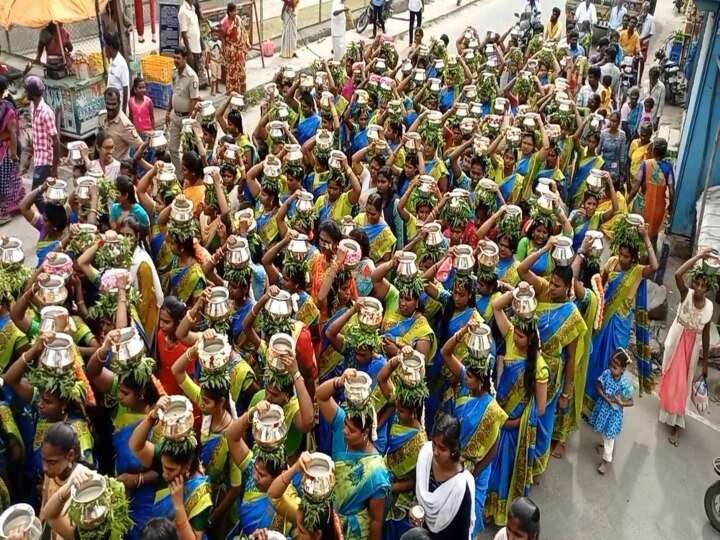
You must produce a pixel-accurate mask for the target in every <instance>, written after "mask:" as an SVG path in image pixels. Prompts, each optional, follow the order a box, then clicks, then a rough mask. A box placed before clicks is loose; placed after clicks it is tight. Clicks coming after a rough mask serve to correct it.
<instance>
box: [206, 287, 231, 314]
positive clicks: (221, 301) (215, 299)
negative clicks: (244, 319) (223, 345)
mask: <svg viewBox="0 0 720 540" xmlns="http://www.w3.org/2000/svg"><path fill="white" fill-rule="evenodd" d="M230 308H231V306H230V292H229V291H228V290H227V289H226V288H225V287H222V286H220V287H213V288H212V289H210V298H208V301H207V304H206V305H205V315H206V316H207V317H208V318H209V319H210V320H212V321H221V320H223V319H225V318H226V317H227V316H228V314H229V313H230Z"/></svg>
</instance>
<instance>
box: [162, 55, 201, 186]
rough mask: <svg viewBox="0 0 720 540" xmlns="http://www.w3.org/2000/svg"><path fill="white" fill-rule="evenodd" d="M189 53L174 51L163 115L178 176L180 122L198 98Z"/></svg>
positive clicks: (192, 109)
mask: <svg viewBox="0 0 720 540" xmlns="http://www.w3.org/2000/svg"><path fill="white" fill-rule="evenodd" d="M190 54H191V53H189V52H188V50H187V49H186V48H185V47H183V46H182V45H181V46H180V47H178V48H177V49H175V68H176V69H175V73H174V74H173V86H172V99H171V100H170V108H169V109H168V112H167V114H166V115H165V125H167V126H169V127H170V133H169V135H170V137H169V139H170V140H169V141H168V147H169V149H170V158H171V159H172V163H173V165H175V170H176V171H177V173H178V174H180V170H181V169H180V132H181V131H182V121H183V119H185V118H189V117H190V114H191V113H192V112H193V111H194V110H195V104H196V103H197V102H198V99H199V98H200V93H199V86H200V84H199V81H198V76H197V74H196V73H195V71H193V68H191V67H190V66H189V65H188V57H189V56H190Z"/></svg>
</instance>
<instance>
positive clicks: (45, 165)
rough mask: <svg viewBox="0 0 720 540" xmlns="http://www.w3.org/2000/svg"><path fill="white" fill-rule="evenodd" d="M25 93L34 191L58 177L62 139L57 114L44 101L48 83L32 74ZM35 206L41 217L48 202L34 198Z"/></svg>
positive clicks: (26, 84) (40, 195) (39, 195)
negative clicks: (30, 127) (30, 130)
mask: <svg viewBox="0 0 720 540" xmlns="http://www.w3.org/2000/svg"><path fill="white" fill-rule="evenodd" d="M25 91H26V92H27V96H28V98H30V116H31V118H32V131H33V132H32V141H33V154H32V157H33V165H34V170H33V180H32V189H33V190H35V189H37V188H39V187H40V186H42V185H43V184H44V183H45V180H47V179H48V177H49V176H52V177H53V178H57V174H58V163H59V162H60V138H59V137H58V130H57V124H56V123H55V112H54V111H53V110H52V109H51V108H50V105H48V104H47V103H45V100H44V99H43V94H45V83H44V82H43V81H42V79H41V78H40V77H37V76H35V75H30V76H29V77H28V78H27V79H25ZM35 206H37V209H38V211H39V212H40V213H41V214H42V213H43V212H44V210H45V199H44V198H43V195H42V194H41V193H39V194H38V196H37V198H36V199H35Z"/></svg>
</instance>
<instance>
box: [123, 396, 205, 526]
mask: <svg viewBox="0 0 720 540" xmlns="http://www.w3.org/2000/svg"><path fill="white" fill-rule="evenodd" d="M172 399H175V400H178V399H181V400H183V402H185V403H186V411H188V415H187V416H186V417H185V418H184V419H183V421H182V422H178V423H177V424H168V423H165V422H161V424H160V426H161V429H162V434H163V435H164V437H163V439H162V442H161V443H159V444H158V445H156V444H155V443H153V442H150V441H149V440H148V439H149V436H150V431H151V430H152V429H153V428H154V427H155V426H156V425H157V424H158V421H159V420H160V416H161V415H164V414H165V413H166V412H167V410H168V407H169V406H170V404H171V403H172V400H171V398H170V397H169V396H164V397H162V398H160V400H159V401H158V402H157V404H156V405H155V408H154V409H152V410H151V411H150V412H148V413H147V414H146V415H145V419H144V420H143V421H142V422H140V423H139V424H137V426H136V427H135V430H134V431H133V433H132V435H131V436H130V442H129V446H130V450H132V452H133V453H134V454H135V456H136V457H137V459H138V460H139V461H140V463H141V464H142V465H143V466H144V467H147V468H148V469H150V470H153V471H156V472H157V473H158V475H159V477H158V480H157V482H156V484H155V488H156V492H155V515H158V516H163V517H166V518H168V519H170V520H173V521H174V522H175V526H176V527H177V530H178V531H181V532H182V531H184V530H185V529H186V528H188V527H189V528H190V529H191V530H192V531H193V532H194V534H195V537H196V538H203V537H204V534H205V531H206V530H207V529H208V527H209V524H208V522H209V518H210V515H211V513H212V510H213V501H212V497H211V488H210V480H209V478H208V477H207V476H205V475H203V474H202V472H201V468H200V460H199V458H198V448H197V440H196V439H195V433H194V431H193V429H192V405H191V404H190V402H189V401H188V400H187V398H184V397H183V398H177V397H173V398H172ZM160 411H162V413H161V412H160ZM178 491H179V492H180V493H182V500H181V502H180V501H176V498H179V497H178V495H179V493H178ZM178 502H180V504H178Z"/></svg>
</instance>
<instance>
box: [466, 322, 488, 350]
mask: <svg viewBox="0 0 720 540" xmlns="http://www.w3.org/2000/svg"><path fill="white" fill-rule="evenodd" d="M465 342H466V343H467V347H468V350H469V351H470V352H471V353H472V354H473V355H475V356H476V357H478V358H485V357H486V356H488V355H489V354H490V352H491V351H492V330H490V327H489V326H488V325H487V324H481V325H480V326H476V327H475V328H471V329H470V331H469V332H468V334H467V338H466V340H465Z"/></svg>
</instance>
